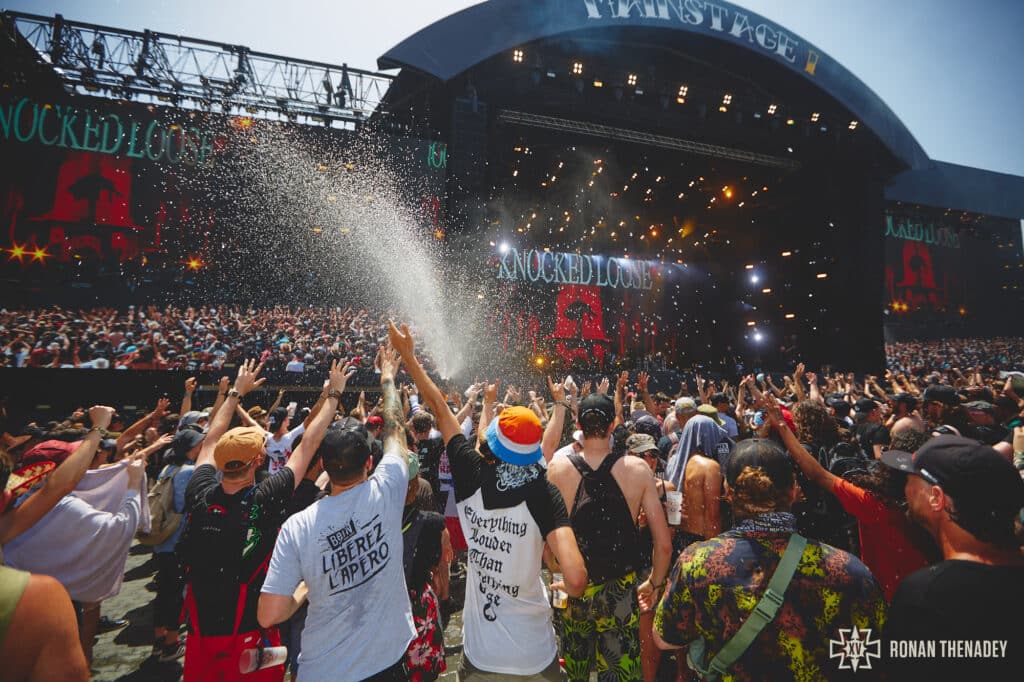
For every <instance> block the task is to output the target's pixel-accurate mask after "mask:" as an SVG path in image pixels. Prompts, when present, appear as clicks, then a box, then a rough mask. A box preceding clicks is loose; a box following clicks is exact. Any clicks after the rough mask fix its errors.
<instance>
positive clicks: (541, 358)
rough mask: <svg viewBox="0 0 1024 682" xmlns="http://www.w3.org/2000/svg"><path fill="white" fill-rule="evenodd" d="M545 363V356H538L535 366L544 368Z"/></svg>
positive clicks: (534, 360)
mask: <svg viewBox="0 0 1024 682" xmlns="http://www.w3.org/2000/svg"><path fill="white" fill-rule="evenodd" d="M545 362H547V361H546V360H545V359H544V356H543V355H538V356H537V357H535V358H534V359H533V364H534V365H536V366H537V367H543V366H544V363H545Z"/></svg>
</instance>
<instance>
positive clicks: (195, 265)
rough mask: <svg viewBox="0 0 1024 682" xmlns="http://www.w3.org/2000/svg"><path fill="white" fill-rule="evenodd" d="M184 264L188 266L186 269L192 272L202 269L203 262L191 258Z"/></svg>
mask: <svg viewBox="0 0 1024 682" xmlns="http://www.w3.org/2000/svg"><path fill="white" fill-rule="evenodd" d="M185 264H186V265H187V266H188V269H189V270H192V271H196V270H199V269H200V268H201V267H203V261H202V260H200V258H199V257H198V256H192V257H191V258H189V259H188V261H187V262H186V263H185Z"/></svg>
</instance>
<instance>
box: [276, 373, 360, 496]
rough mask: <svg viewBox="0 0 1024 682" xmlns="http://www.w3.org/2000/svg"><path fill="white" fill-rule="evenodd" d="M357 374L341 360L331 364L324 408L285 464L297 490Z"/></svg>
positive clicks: (314, 418)
mask: <svg viewBox="0 0 1024 682" xmlns="http://www.w3.org/2000/svg"><path fill="white" fill-rule="evenodd" d="M355 373H356V371H355V370H354V369H352V367H351V365H348V364H345V365H344V366H343V365H342V363H341V362H340V361H339V360H334V361H333V362H331V373H330V376H329V377H328V382H329V387H328V389H327V397H326V398H325V399H324V403H323V407H322V408H321V409H320V410H319V411H318V412H317V415H316V416H315V417H313V421H312V422H310V424H309V426H307V427H306V432H305V433H304V434H303V435H302V441H300V442H299V447H297V448H295V452H293V453H292V456H291V457H289V458H288V463H287V464H285V466H286V467H288V468H289V469H291V470H292V473H294V474H295V487H296V488H298V487H299V483H301V482H302V477H303V476H305V475H306V469H308V468H309V461H310V460H311V459H313V454H314V453H315V452H316V451H317V448H319V447H320V442H321V441H322V440H323V439H324V434H325V433H327V427H329V426H330V425H331V422H333V421H334V414H335V412H337V411H338V404H339V403H340V402H341V394H342V393H344V392H345V385H346V384H347V383H348V380H349V379H351V378H352V375H353V374H355Z"/></svg>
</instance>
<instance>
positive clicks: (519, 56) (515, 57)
mask: <svg viewBox="0 0 1024 682" xmlns="http://www.w3.org/2000/svg"><path fill="white" fill-rule="evenodd" d="M512 61H514V62H515V63H516V64H522V62H523V51H522V50H520V49H515V50H512Z"/></svg>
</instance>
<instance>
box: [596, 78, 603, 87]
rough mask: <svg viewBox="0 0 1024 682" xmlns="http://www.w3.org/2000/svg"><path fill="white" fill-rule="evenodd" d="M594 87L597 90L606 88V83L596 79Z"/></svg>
mask: <svg viewBox="0 0 1024 682" xmlns="http://www.w3.org/2000/svg"><path fill="white" fill-rule="evenodd" d="M594 87H595V88H603V87H604V81H602V80H596V79H595V80H594Z"/></svg>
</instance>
